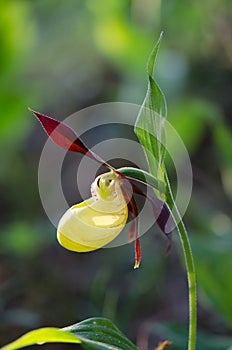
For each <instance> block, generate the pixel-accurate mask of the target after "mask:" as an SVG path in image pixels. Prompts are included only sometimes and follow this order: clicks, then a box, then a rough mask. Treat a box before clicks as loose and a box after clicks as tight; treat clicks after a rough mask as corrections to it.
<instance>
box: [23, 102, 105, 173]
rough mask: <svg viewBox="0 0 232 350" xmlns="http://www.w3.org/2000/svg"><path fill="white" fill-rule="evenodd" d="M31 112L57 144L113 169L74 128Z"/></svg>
mask: <svg viewBox="0 0 232 350" xmlns="http://www.w3.org/2000/svg"><path fill="white" fill-rule="evenodd" d="M29 110H30V111H31V112H32V113H33V114H34V115H35V116H36V117H37V118H38V119H39V121H40V123H41V124H42V126H43V128H44V130H45V131H46V133H47V134H48V136H49V137H50V138H51V140H52V141H53V142H54V143H55V144H57V145H58V146H60V147H62V148H64V149H65V150H67V151H69V152H78V153H82V154H85V155H86V156H88V157H90V158H92V159H95V160H96V161H97V162H98V163H100V164H101V165H103V166H105V167H106V168H108V169H109V168H111V166H110V165H109V164H107V163H106V162H105V161H104V160H103V159H101V158H100V157H99V156H98V155H97V154H95V153H93V152H92V151H91V150H89V149H88V147H87V146H86V145H85V144H84V143H83V142H82V141H81V139H80V138H79V137H78V136H77V135H76V133H75V131H74V130H73V129H72V128H70V127H69V126H67V125H66V124H64V123H62V122H60V121H58V120H56V119H53V118H51V117H48V116H47V115H44V114H42V113H39V112H36V111H33V110H32V109H29Z"/></svg>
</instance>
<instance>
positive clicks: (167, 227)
mask: <svg viewBox="0 0 232 350" xmlns="http://www.w3.org/2000/svg"><path fill="white" fill-rule="evenodd" d="M132 187H133V191H134V193H137V194H139V195H141V196H144V197H146V198H147V199H148V200H149V201H150V203H151V206H152V209H153V212H154V215H155V217H156V218H157V219H156V221H157V224H158V225H159V227H160V229H161V231H162V232H163V233H164V234H165V236H166V237H167V238H168V240H169V243H168V247H167V252H168V251H169V250H170V248H171V238H172V227H175V225H174V221H173V219H172V215H171V212H170V210H169V208H168V206H167V204H166V203H164V202H162V201H161V200H160V199H158V198H157V197H155V196H151V195H149V194H145V193H144V192H142V191H141V190H140V189H139V188H138V187H137V186H136V185H135V184H133V183H132ZM170 218H171V220H170Z"/></svg>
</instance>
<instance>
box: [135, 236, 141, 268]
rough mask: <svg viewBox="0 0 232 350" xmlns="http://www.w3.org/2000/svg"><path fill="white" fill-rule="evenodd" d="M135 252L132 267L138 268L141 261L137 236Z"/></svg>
mask: <svg viewBox="0 0 232 350" xmlns="http://www.w3.org/2000/svg"><path fill="white" fill-rule="evenodd" d="M135 253H136V254H135V255H136V259H135V265H134V269H138V268H139V266H140V263H141V248H140V242H139V238H137V239H136V241H135Z"/></svg>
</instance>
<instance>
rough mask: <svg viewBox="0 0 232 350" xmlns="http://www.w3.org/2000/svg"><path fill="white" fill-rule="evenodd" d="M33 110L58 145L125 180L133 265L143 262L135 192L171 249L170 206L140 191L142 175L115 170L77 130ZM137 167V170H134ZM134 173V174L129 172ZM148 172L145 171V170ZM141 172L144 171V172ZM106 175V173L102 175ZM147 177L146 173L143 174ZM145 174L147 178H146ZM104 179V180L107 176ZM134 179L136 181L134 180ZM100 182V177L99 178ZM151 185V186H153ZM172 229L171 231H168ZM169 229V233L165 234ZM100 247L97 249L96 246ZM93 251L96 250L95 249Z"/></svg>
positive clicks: (137, 265)
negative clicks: (146, 202) (150, 210)
mask: <svg viewBox="0 0 232 350" xmlns="http://www.w3.org/2000/svg"><path fill="white" fill-rule="evenodd" d="M29 110H30V112H32V113H33V114H34V115H35V116H36V118H37V119H38V120H39V121H40V123H41V124H42V126H43V128H44V130H45V131H46V133H47V134H48V136H49V137H50V138H51V140H52V141H53V142H54V143H55V144H57V145H58V146H60V147H62V148H63V149H65V150H67V151H69V152H77V153H82V154H83V155H85V156H88V157H89V158H91V159H94V160H95V161H97V162H98V163H100V164H101V165H102V166H104V167H105V168H107V169H108V170H110V172H111V173H112V174H114V176H115V177H116V178H118V179H119V180H120V179H121V180H126V181H122V182H121V184H120V186H121V190H122V193H123V195H124V199H125V202H126V204H127V207H128V211H129V213H130V214H131V216H132V218H133V220H132V227H131V231H130V233H129V241H132V240H135V255H136V258H135V265H134V268H138V267H139V265H140V261H141V251H140V243H139V229H138V208H137V204H136V201H135V199H134V196H133V194H134V193H136V194H139V195H142V196H144V197H146V198H147V199H148V200H149V201H150V203H151V205H152V208H153V211H154V214H155V216H156V217H157V219H156V220H157V223H158V225H159V227H160V229H161V230H162V232H163V233H164V234H165V235H166V237H167V238H168V239H169V246H168V249H170V239H171V230H168V229H166V227H165V226H166V223H167V222H168V219H169V217H170V216H171V213H170V210H169V208H168V207H167V205H166V204H165V203H164V202H162V201H161V200H160V199H158V198H157V197H155V196H151V195H148V194H147V193H144V192H143V191H141V190H140V189H139V188H138V187H137V185H135V184H134V183H133V182H136V181H137V182H143V183H145V182H144V181H143V177H142V176H140V177H138V178H133V177H132V176H130V175H131V174H132V172H133V170H132V169H133V168H127V169H129V170H128V171H129V176H127V175H125V169H126V168H121V169H115V168H114V167H112V166H111V165H110V164H108V163H107V162H105V161H104V160H103V159H102V158H101V157H99V156H98V155H97V154H95V153H94V152H92V151H91V150H90V149H89V148H88V147H87V146H86V145H85V144H84V143H83V142H82V140H81V139H80V138H79V137H78V136H77V135H76V133H75V131H74V130H73V129H72V128H71V127H69V126H67V125H66V124H64V123H63V122H60V121H58V120H56V119H54V118H51V117H49V116H47V115H45V114H42V113H39V112H36V111H34V110H32V109H31V108H29ZM135 170H136V169H135ZM130 172H131V173H130ZM143 173H144V174H145V172H143ZM141 174H142V172H141ZM145 175H146V176H148V177H149V174H148V173H146V174H145ZM102 176H104V174H103V175H102ZM143 176H144V175H143ZM146 176H145V177H146ZM104 180H105V179H104ZM132 180H133V182H132ZM99 181H100V180H99ZM127 183H129V184H130V186H132V193H131V191H129V189H128V186H127V185H126V184H127ZM151 184H152V185H151ZM148 185H151V186H152V187H153V188H156V187H158V189H161V190H162V191H163V190H165V188H164V184H162V183H159V182H157V183H156V181H155V180H154V178H153V179H152V181H151V183H150V184H148ZM104 191H105V195H106V196H107V195H108V192H107V191H108V190H106V189H105V188H104ZM169 231H170V232H169ZM166 232H167V233H166ZM96 249H97V248H96ZM92 250H93V249H92Z"/></svg>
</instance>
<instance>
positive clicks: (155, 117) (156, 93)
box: [135, 33, 167, 181]
mask: <svg viewBox="0 0 232 350" xmlns="http://www.w3.org/2000/svg"><path fill="white" fill-rule="evenodd" d="M161 39H162V33H161V35H160V37H159V40H158V41H157V43H156V45H155V47H154V48H153V50H152V52H151V55H150V57H149V59H148V63H147V74H148V89H147V93H146V96H145V99H144V101H143V104H142V106H141V108H140V111H139V114H138V117H137V120H136V123H135V133H136V135H137V137H138V139H139V141H140V143H141V144H142V145H143V147H144V152H145V154H146V157H147V161H148V165H149V169H150V172H151V173H152V175H153V176H156V177H157V178H158V179H159V180H161V181H162V180H163V164H162V163H163V160H164V155H165V149H164V147H163V143H164V123H165V118H166V116H167V105H166V100H165V97H164V95H163V93H162V91H161V89H160V87H159V86H158V84H157V83H156V81H155V80H154V78H153V71H154V66H155V61H156V57H157V54H158V50H159V46H160V42H161ZM154 157H155V159H156V162H155V161H154Z"/></svg>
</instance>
